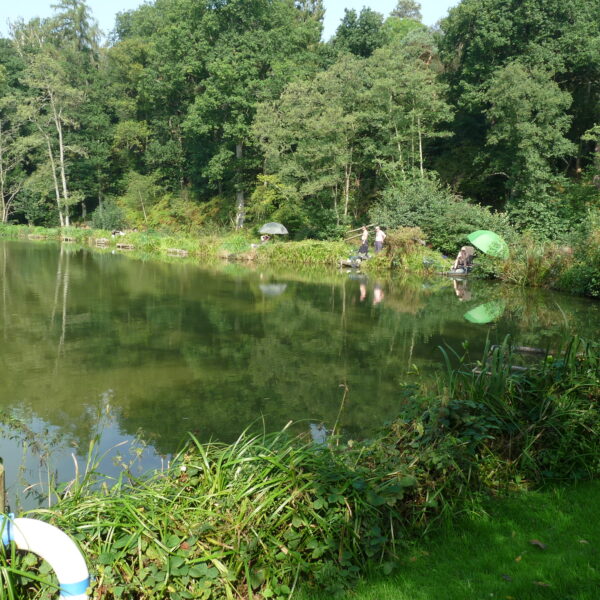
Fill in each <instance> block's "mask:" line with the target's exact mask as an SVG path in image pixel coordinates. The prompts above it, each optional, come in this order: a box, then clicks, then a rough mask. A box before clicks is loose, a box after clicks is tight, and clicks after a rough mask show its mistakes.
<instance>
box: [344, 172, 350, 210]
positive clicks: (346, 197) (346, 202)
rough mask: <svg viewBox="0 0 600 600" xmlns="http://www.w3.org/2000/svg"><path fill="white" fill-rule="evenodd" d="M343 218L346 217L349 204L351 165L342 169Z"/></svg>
mask: <svg viewBox="0 0 600 600" xmlns="http://www.w3.org/2000/svg"><path fill="white" fill-rule="evenodd" d="M344 171H345V172H344V217H347V216H348V205H349V204H350V178H351V177H352V165H348V164H347V165H346V166H345V167H344Z"/></svg>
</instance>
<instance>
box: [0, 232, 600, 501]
mask: <svg viewBox="0 0 600 600" xmlns="http://www.w3.org/2000/svg"><path fill="white" fill-rule="evenodd" d="M0 274H1V277H2V278H1V285H0V339H1V343H0V369H1V371H0V372H1V374H2V375H1V376H2V385H1V386H0V409H2V411H3V412H4V415H5V418H4V421H5V423H4V425H3V426H2V435H3V437H2V439H1V440H0V457H2V458H3V459H4V463H5V466H6V469H7V472H8V478H9V481H10V486H11V488H10V490H9V491H10V493H11V494H19V493H20V490H21V489H22V487H23V486H24V485H26V483H30V484H32V485H33V487H32V488H31V489H30V491H31V492H33V493H36V492H41V493H43V491H44V490H45V487H46V486H47V478H48V473H47V466H48V465H50V469H51V471H56V472H57V474H58V478H59V479H63V478H64V479H69V478H72V477H73V476H74V473H75V472H76V468H79V469H81V468H82V459H81V457H82V456H85V455H86V453H87V450H88V447H89V444H90V441H91V440H92V439H94V438H95V437H97V436H99V437H100V440H101V441H100V444H99V449H100V451H104V450H108V449H110V448H113V450H111V451H109V452H108V454H107V457H106V458H105V459H104V460H103V462H102V465H101V468H102V469H103V470H104V471H105V472H107V473H109V474H114V473H115V472H117V471H118V470H119V469H120V468H122V467H120V466H119V465H115V464H114V462H115V455H118V454H121V455H122V456H123V460H125V461H127V462H130V461H131V460H133V459H135V458H136V457H137V454H138V453H139V452H138V450H140V449H141V448H142V447H143V446H147V448H146V450H145V451H144V452H143V454H142V457H141V458H140V459H139V460H136V461H135V468H137V469H139V470H140V471H141V470H145V469H146V468H148V467H156V466H160V465H161V461H164V457H167V456H168V455H169V454H171V453H172V452H174V451H175V450H176V449H177V447H178V446H179V444H180V443H181V441H182V440H183V439H184V438H185V437H186V434H187V432H190V431H191V432H193V433H194V434H195V435H196V436H197V437H198V438H199V439H200V440H209V439H218V440H223V441H229V440H233V439H235V438H236V437H237V436H238V435H239V434H240V432H241V431H243V430H244V429H246V428H254V429H256V428H259V429H262V428H263V427H264V428H265V429H267V430H270V431H271V430H277V429H280V428H282V427H284V426H285V425H286V423H288V422H289V421H299V422H300V423H299V424H298V425H297V426H296V427H297V428H299V429H305V430H307V431H312V433H313V434H314V436H315V437H317V438H318V437H319V435H320V431H321V430H322V426H323V425H324V426H325V427H331V426H332V425H333V424H334V423H335V422H336V421H338V423H339V425H340V426H341V428H342V429H343V431H344V432H345V433H346V434H347V435H349V436H361V435H365V434H368V432H369V431H370V430H371V429H372V428H373V427H375V426H377V425H380V424H381V423H382V422H383V421H385V420H387V419H389V418H391V417H393V416H394V415H395V414H397V413H398V411H399V410H400V408H399V397H398V396H399V395H398V386H399V384H401V383H403V382H407V381H418V379H419V377H431V376H434V375H435V374H436V372H438V371H439V370H440V369H441V368H442V367H441V353H440V351H439V348H438V347H439V346H440V345H445V344H447V345H450V346H451V347H453V348H455V349H459V350H460V349H461V345H462V344H463V342H465V341H467V342H468V346H469V349H470V352H471V355H472V357H473V358H474V359H476V358H479V357H480V354H481V350H482V348H483V346H484V344H485V340H486V336H489V337H490V338H491V340H492V341H494V342H496V341H497V342H500V341H502V339H503V338H504V336H505V335H507V334H511V335H512V336H513V338H514V340H515V342H516V343H518V344H523V345H531V346H542V347H547V346H552V345H554V344H557V343H558V342H559V341H560V339H562V337H563V336H565V335H566V334H573V333H578V334H581V335H584V336H586V337H590V338H591V337H596V336H597V334H598V333H599V332H600V303H598V302H593V301H589V300H585V299H581V298H575V297H570V296H567V295H561V294H556V293H548V292H540V291H532V290H520V289H518V288H514V287H508V286H500V285H493V284H484V283H478V282H472V281H469V282H468V286H469V287H464V286H463V285H461V284H460V283H459V284H456V283H453V282H452V281H449V280H445V279H442V278H435V279H432V280H429V281H426V282H423V281H422V280H415V281H404V282H402V281H393V280H392V281H377V280H373V279H367V278H366V277H362V276H360V275H356V274H348V273H345V272H342V273H337V272H335V273H327V272H321V273H318V274H315V273H302V272H291V273H290V272H288V273H287V274H286V273H273V272H267V271H260V270H249V269H244V268H242V267H239V266H237V265H230V266H222V267H220V268H213V269H203V268H202V267H200V266H198V265H196V264H193V263H191V262H190V263H177V264H169V263H161V262H152V261H148V262H144V261H142V260H139V259H132V258H129V257H124V256H120V255H113V254H110V253H99V252H90V251H87V250H83V249H78V248H75V247H72V246H67V245H63V246H62V247H60V246H58V245H55V244H50V243H48V244H46V243H26V242H0ZM488 302H493V303H494V304H493V306H494V307H495V308H494V311H495V312H496V314H497V318H496V319H495V321H494V322H491V323H486V324H477V323H470V322H469V321H467V320H466V319H465V318H464V314H465V313H466V312H468V311H469V310H471V309H473V308H475V307H477V306H479V305H481V304H485V303H488ZM344 394H345V395H346V397H345V400H344V402H343V404H342V400H343V398H344ZM9 417H10V418H9ZM131 440H137V442H135V443H134V444H133V446H132V445H131ZM119 444H122V445H120V446H119ZM47 455H49V458H48V456H47ZM40 456H42V457H43V458H45V459H46V460H43V461H41V462H40ZM9 497H10V494H9Z"/></svg>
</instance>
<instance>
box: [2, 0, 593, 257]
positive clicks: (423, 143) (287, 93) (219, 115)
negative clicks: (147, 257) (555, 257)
mask: <svg viewBox="0 0 600 600" xmlns="http://www.w3.org/2000/svg"><path fill="white" fill-rule="evenodd" d="M323 14H324V10H323V6H322V2H321V0H219V1H217V2H215V1H208V0H155V2H154V3H152V4H145V5H142V6H140V7H139V8H138V9H136V10H133V11H129V12H124V13H121V14H119V15H118V18H117V24H116V28H115V30H114V31H113V32H112V33H111V35H110V36H109V38H108V41H107V42H106V43H104V44H101V43H100V40H101V37H100V32H99V30H98V28H97V26H96V24H95V21H94V19H93V17H92V15H91V13H90V10H89V7H87V5H86V4H85V2H83V1H82V0H60V1H59V2H58V3H57V5H56V6H55V15H54V16H53V17H51V18H48V19H41V20H40V19H34V20H32V21H29V22H23V21H20V22H17V23H13V25H12V27H11V33H10V36H9V38H7V39H2V40H0V216H1V220H2V222H4V223H6V222H11V221H13V222H21V223H31V224H38V225H47V226H55V225H69V224H71V223H72V222H74V221H80V222H81V221H88V220H91V221H92V222H93V224H94V225H95V226H96V227H104V228H113V227H123V226H128V227H139V228H147V229H155V230H160V229H169V230H171V231H180V232H185V233H196V232H197V231H199V230H200V229H203V228H209V227H224V226H236V227H242V226H244V225H248V224H252V223H257V222H262V221H265V220H277V221H283V222H285V223H286V225H287V226H288V228H289V229H290V231H291V232H292V234H293V235H294V236H295V237H296V238H303V237H316V238H325V239H327V238H335V237H336V236H338V235H339V234H340V233H341V232H342V231H343V230H344V229H347V226H348V225H349V224H353V223H354V224H356V223H363V222H365V221H368V220H370V219H376V220H377V221H378V222H380V223H382V224H383V225H386V226H388V227H397V226H420V227H422V229H423V230H424V231H425V232H426V233H428V235H429V239H430V241H432V242H433V244H434V245H436V246H437V247H439V248H441V249H447V250H450V249H451V248H453V247H454V246H455V244H456V239H457V236H456V235H454V234H459V233H460V234H462V233H464V230H466V229H469V228H471V227H474V228H481V227H489V228H494V229H496V230H499V231H501V232H503V233H505V234H506V235H510V234H511V232H515V231H516V232H518V231H524V230H529V231H532V232H533V233H534V235H535V236H537V237H538V238H541V239H553V240H558V241H561V242H562V241H569V236H571V235H573V232H582V230H587V229H589V228H590V227H593V226H594V224H596V225H597V224H598V223H599V222H600V218H599V217H598V211H599V207H600V202H599V189H598V188H599V186H600V103H599V98H600V52H599V51H598V49H599V48H600V0H577V1H575V0H463V1H462V3H461V4H459V5H458V6H457V7H456V8H453V9H451V11H450V13H449V15H448V17H447V18H446V19H444V20H443V21H442V22H441V23H440V24H439V26H436V27H435V28H427V27H426V26H424V25H423V24H422V22H421V15H420V6H419V4H418V3H416V2H414V1H413V0H400V1H399V2H398V5H397V7H396V9H395V10H394V11H393V12H392V13H391V14H390V15H388V16H384V15H381V14H379V13H377V12H375V11H373V10H371V9H368V8H364V9H363V10H362V11H361V12H360V13H357V12H355V11H353V10H347V11H346V14H345V17H344V19H343V20H342V22H341V23H340V25H339V27H338V29H337V32H336V34H335V36H334V37H333V38H332V39H331V40H330V41H328V42H323V41H322V40H321V35H322V20H323ZM584 233H585V231H584Z"/></svg>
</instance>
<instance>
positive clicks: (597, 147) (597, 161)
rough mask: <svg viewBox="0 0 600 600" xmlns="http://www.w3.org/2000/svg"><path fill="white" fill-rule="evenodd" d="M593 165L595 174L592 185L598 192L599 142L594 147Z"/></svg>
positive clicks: (599, 187)
mask: <svg viewBox="0 0 600 600" xmlns="http://www.w3.org/2000/svg"><path fill="white" fill-rule="evenodd" d="M594 164H595V166H596V174H595V175H594V179H593V181H594V185H595V186H596V187H597V188H598V189H599V190H600V140H599V141H597V142H596V144H595V145H594Z"/></svg>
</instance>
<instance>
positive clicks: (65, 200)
mask: <svg viewBox="0 0 600 600" xmlns="http://www.w3.org/2000/svg"><path fill="white" fill-rule="evenodd" d="M50 104H51V106H52V112H53V116H54V126H55V127H56V133H57V134H58V158H59V167H60V179H61V184H62V197H63V205H64V206H63V209H64V223H65V226H66V227H68V226H69V225H70V223H69V190H68V188H67V173H66V168H65V143H64V140H63V130H62V122H61V115H60V112H57V110H56V105H55V104H54V98H53V96H52V95H50Z"/></svg>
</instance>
